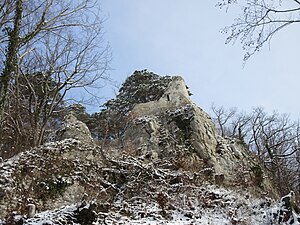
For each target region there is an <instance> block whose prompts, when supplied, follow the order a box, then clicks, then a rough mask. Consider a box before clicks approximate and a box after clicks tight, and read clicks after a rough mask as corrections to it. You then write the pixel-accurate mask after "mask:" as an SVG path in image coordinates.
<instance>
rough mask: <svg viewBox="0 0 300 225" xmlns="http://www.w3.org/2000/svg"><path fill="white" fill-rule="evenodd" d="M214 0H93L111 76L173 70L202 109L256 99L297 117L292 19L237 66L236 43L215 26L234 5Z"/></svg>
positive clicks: (227, 20) (298, 77)
mask: <svg viewBox="0 0 300 225" xmlns="http://www.w3.org/2000/svg"><path fill="white" fill-rule="evenodd" d="M216 1H217V0H209V1H199V0H189V1H183V0H163V1H162V0H126V1H124V0H102V1H99V2H101V6H102V11H103V14H104V15H105V16H106V17H107V20H106V22H105V23H104V30H105V36H104V38H105V39H106V40H107V41H109V43H110V45H111V48H112V54H113V60H112V63H111V67H112V68H113V70H112V71H111V72H110V74H111V77H112V78H113V79H115V80H117V81H119V82H120V83H121V82H122V81H124V80H125V78H126V77H127V76H129V75H131V74H132V73H133V71H135V70H142V69H148V70H149V71H153V72H155V73H157V74H160V75H180V76H182V77H183V78H184V79H185V81H186V83H187V85H188V86H189V87H190V90H191V92H192V93H193V94H194V95H193V96H192V98H193V100H194V102H195V103H196V104H197V105H198V106H200V107H202V108H203V109H204V110H206V111H209V108H210V106H211V104H212V103H214V104H215V105H218V106H220V105H223V106H225V107H228V108H229V107H237V108H239V109H240V110H243V111H249V110H251V109H252V107H255V106H263V107H264V108H265V109H266V110H267V111H269V112H272V111H273V110H277V111H278V112H280V113H288V114H290V115H291V116H292V117H293V118H300V105H299V100H298V99H299V93H298V92H299V88H298V86H299V81H300V73H299V66H298V65H299V54H300V45H299V36H300V35H299V34H300V31H298V32H297V30H299V27H297V26H291V27H290V28H289V29H286V30H284V31H282V32H281V33H280V34H277V35H275V37H274V39H273V41H272V42H271V48H270V49H269V48H268V47H267V46H266V47H265V48H264V49H263V50H262V51H261V52H260V53H259V54H256V55H254V56H253V57H252V58H251V59H250V60H249V61H248V62H247V64H246V65H245V67H243V61H242V58H243V55H244V52H243V51H242V49H241V46H240V45H239V44H238V43H237V44H236V45H231V44H230V45H225V39H226V36H225V35H223V34H221V32H220V31H221V29H222V28H223V27H224V26H226V25H230V24H231V22H232V19H233V16H234V15H236V14H238V13H241V12H239V11H235V10H231V11H228V12H227V13H225V12H224V11H222V10H219V9H218V8H216V7H215V4H216ZM109 89H110V88H109ZM105 96H107V97H112V96H113V95H112V93H108V92H107V93H105Z"/></svg>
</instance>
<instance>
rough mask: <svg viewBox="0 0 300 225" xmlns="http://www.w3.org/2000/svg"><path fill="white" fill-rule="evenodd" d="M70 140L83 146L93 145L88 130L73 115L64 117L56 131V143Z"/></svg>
mask: <svg viewBox="0 0 300 225" xmlns="http://www.w3.org/2000/svg"><path fill="white" fill-rule="evenodd" d="M68 138H72V139H75V140H78V141H80V142H82V143H85V144H93V138H92V135H91V132H90V131H89V128H88V127H87V126H86V124H84V123H83V122H81V121H79V120H77V118H76V117H75V116H74V115H73V114H71V113H70V114H68V115H66V116H65V118H64V121H63V124H62V126H61V128H60V129H59V130H58V131H56V138H55V140H56V141H62V140H64V139H68Z"/></svg>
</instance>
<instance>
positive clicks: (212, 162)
mask: <svg viewBox="0 0 300 225" xmlns="http://www.w3.org/2000/svg"><path fill="white" fill-rule="evenodd" d="M130 115H131V116H132V122H131V123H129V125H128V126H127V129H126V131H125V135H124V140H123V141H124V143H127V144H128V143H129V144H130V145H131V148H134V149H136V151H135V154H136V155H138V156H140V157H143V158H144V159H145V162H151V161H155V160H157V159H170V160H171V159H173V160H175V161H176V160H177V161H178V162H177V164H178V165H179V168H180V167H181V168H183V169H186V168H189V169H193V170H196V171H197V170H201V169H204V168H209V169H211V171H212V173H211V180H212V182H216V183H217V184H220V185H227V186H233V187H234V186H237V185H238V186H244V187H247V188H249V184H251V188H252V189H253V192H257V193H268V194H269V195H272V196H273V195H275V194H276V191H274V188H273V187H272V183H271V182H270V179H268V177H267V172H266V171H264V168H263V167H262V166H261V165H260V163H259V161H258V160H257V159H256V158H255V156H254V154H251V153H250V152H249V151H248V150H247V148H245V146H243V144H242V143H240V141H238V140H235V139H232V138H227V139H225V138H221V137H219V136H218V135H217V131H216V128H215V125H214V123H213V122H212V120H211V118H210V117H209V115H208V114H207V113H205V112H204V111H203V110H202V109H201V108H199V107H197V106H196V105H195V104H194V103H193V102H192V101H191V100H190V98H189V94H188V90H187V88H186V84H185V82H184V80H183V79H182V78H181V77H178V76H177V77H173V79H172V80H171V81H170V83H169V85H168V87H167V88H166V90H165V93H164V94H163V95H162V97H161V98H160V99H159V100H157V101H150V102H147V103H142V104H137V105H136V106H135V107H134V108H133V110H132V112H131V113H130ZM125 145H126V144H125ZM132 145H133V146H134V147H132ZM175 164H176V163H175Z"/></svg>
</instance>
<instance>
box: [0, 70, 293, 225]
mask: <svg viewBox="0 0 300 225" xmlns="http://www.w3.org/2000/svg"><path fill="white" fill-rule="evenodd" d="M141 75H143V74H141ZM156 81H159V78H157V77H156ZM163 81H164V88H163V89H161V90H162V92H161V93H160V96H159V97H156V98H155V97H153V98H150V99H151V100H150V101H148V102H143V103H138V104H135V105H134V107H132V109H131V110H130V112H128V113H127V114H125V115H126V117H127V122H126V127H124V134H123V136H122V137H120V139H121V140H118V141H114V140H112V141H111V142H110V143H107V144H105V142H104V144H102V145H101V146H98V145H96V144H95V143H94V142H93V141H92V139H91V134H90V133H89V132H88V130H87V127H86V126H85V125H84V124H83V123H82V122H80V121H77V120H76V118H75V117H74V116H72V115H68V116H67V117H66V119H65V122H64V125H63V126H62V128H61V129H60V130H59V131H58V132H57V133H56V135H57V136H56V138H55V139H54V141H53V142H50V143H47V144H45V145H43V146H41V147H38V148H33V149H30V150H28V151H25V152H23V153H21V154H19V155H17V156H15V157H13V158H11V159H8V160H5V161H3V162H2V163H0V171H1V173H0V221H2V222H0V224H1V223H2V224H6V225H9V224H92V223H93V224H245V225H247V224H249V225H250V224H253V225H256V224H264V225H266V224H280V223H282V224H284V223H285V222H288V224H297V221H296V220H297V218H296V217H297V215H296V212H295V210H294V208H295V207H294V205H293V204H292V203H293V201H292V195H291V194H290V196H288V197H287V198H285V199H288V200H285V201H280V200H279V197H278V195H277V192H276V188H275V187H274V186H273V185H272V181H271V177H270V175H269V174H268V173H267V171H265V170H264V167H263V166H262V165H261V164H260V162H259V161H258V160H257V159H256V157H255V155H254V154H252V153H251V152H249V151H248V150H247V149H246V148H245V147H244V145H243V143H241V141H240V140H235V139H231V138H221V137H219V136H218V135H217V132H216V128H215V126H214V124H213V122H212V121H211V119H210V117H209V116H208V115H207V114H206V113H205V112H204V111H203V110H202V109H200V108H199V107H197V106H196V105H195V104H194V103H193V102H192V101H191V100H190V98H189V93H188V90H187V88H186V84H185V83H184V80H183V79H182V78H181V77H169V78H168V80H167V82H168V83H166V79H163ZM157 84H158V85H159V82H158V83H157ZM119 142H121V143H122V145H121V146H120V145H119V144H116V143H119ZM284 210H285V211H284ZM294 217H295V218H294Z"/></svg>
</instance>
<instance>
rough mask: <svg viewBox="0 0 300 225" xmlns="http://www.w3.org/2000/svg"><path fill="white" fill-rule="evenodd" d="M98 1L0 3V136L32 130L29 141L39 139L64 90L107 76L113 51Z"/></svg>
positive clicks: (13, 0)
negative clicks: (105, 37)
mask: <svg viewBox="0 0 300 225" xmlns="http://www.w3.org/2000/svg"><path fill="white" fill-rule="evenodd" d="M98 5H99V3H98V1H97V0H76V1H74V0H26V1H24V0H4V1H3V2H2V3H0V70H1V72H0V111H1V114H0V122H1V123H0V132H1V134H0V139H2V140H3V139H5V134H6V133H5V132H6V131H7V130H10V131H12V130H15V131H16V132H14V135H16V134H20V135H21V134H22V135H21V136H24V134H27V133H28V131H29V130H30V135H31V137H32V141H31V144H30V145H31V146H36V145H39V144H41V143H42V142H43V140H44V134H45V129H46V127H47V126H48V125H49V120H50V119H51V116H52V115H53V113H56V111H57V110H58V108H59V106H60V104H61V103H62V101H63V100H64V99H65V97H66V94H67V93H68V92H69V91H70V90H71V89H74V88H84V89H88V88H89V87H93V86H95V85H96V83H97V81H99V80H101V79H106V78H107V77H106V75H105V71H106V69H107V67H108V62H109V58H110V52H109V47H108V45H106V44H104V43H103V35H102V23H103V18H101V17H100V9H99V7H98ZM7 126H8V127H7ZM25 128H26V129H27V131H26V132H23V131H24V130H22V129H25ZM20 129H21V130H20ZM3 132H4V133H3ZM16 139H17V138H16ZM2 140H0V148H1V141H2Z"/></svg>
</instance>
